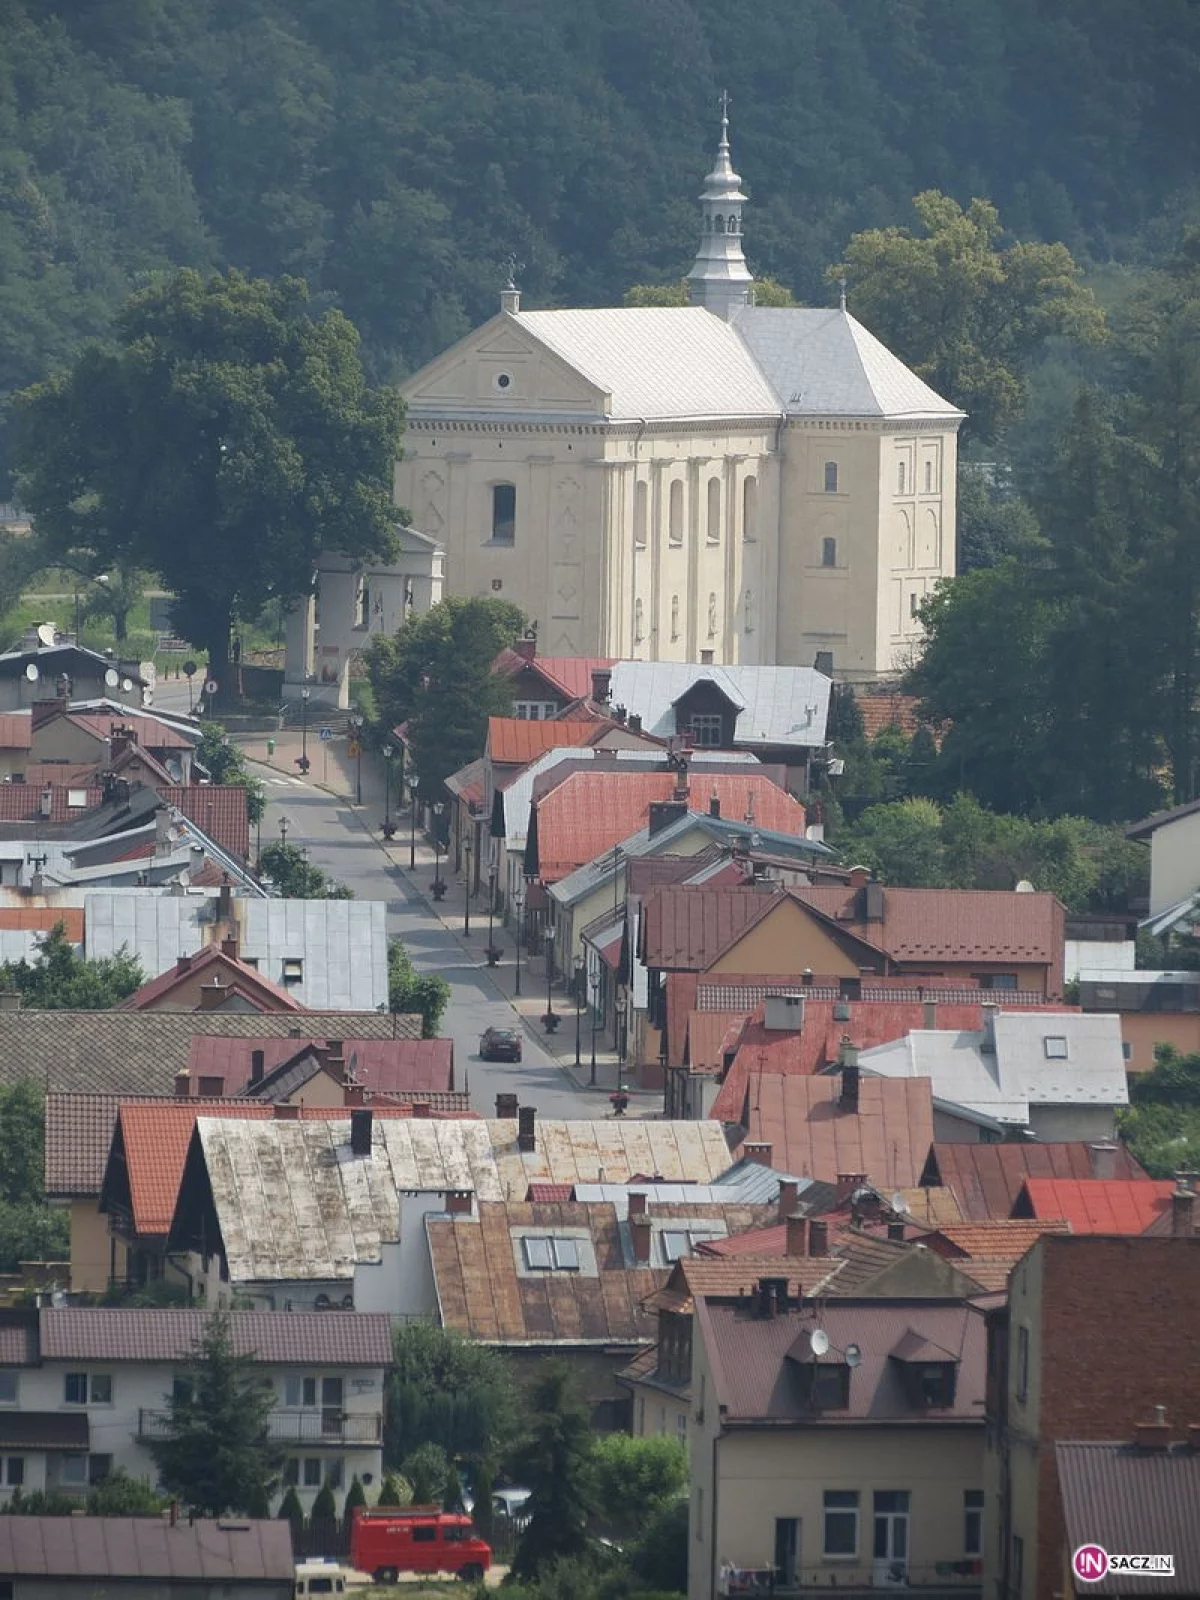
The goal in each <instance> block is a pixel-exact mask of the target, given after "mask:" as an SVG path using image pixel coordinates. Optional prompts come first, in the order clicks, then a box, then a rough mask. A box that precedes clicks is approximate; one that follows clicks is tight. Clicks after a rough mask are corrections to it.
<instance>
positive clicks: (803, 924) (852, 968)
mask: <svg viewBox="0 0 1200 1600" xmlns="http://www.w3.org/2000/svg"><path fill="white" fill-rule="evenodd" d="M806 967H811V969H812V971H813V972H814V973H820V974H821V975H822V976H829V975H837V976H839V977H847V978H857V977H858V976H859V974H860V972H861V970H862V969H861V968H860V967H859V965H858V963H857V962H856V961H855V960H853V958H852V957H850V956H848V955H847V954H846V953H845V951H844V950H842V948H841V947H840V946H839V945H838V943H837V941H836V940H835V939H833V938H831V937H830V935H829V934H828V933H826V932H825V930H824V928H822V927H821V925H820V924H819V923H818V922H817V921H815V919H814V918H812V917H810V916H809V915H808V914H807V912H805V911H804V910H803V909H802V908H801V907H800V906H798V905H797V904H796V902H795V901H794V900H782V901H780V903H779V905H778V906H776V908H775V910H774V911H772V912H771V913H770V915H769V916H766V917H764V918H763V919H762V921H761V922H759V923H756V924H755V926H754V927H753V928H751V929H749V931H748V932H746V933H744V934H743V935H742V937H741V938H740V939H739V940H738V941H737V943H736V944H735V945H732V946H731V947H730V948H729V949H728V950H727V951H726V952H725V954H724V955H723V956H721V958H720V959H719V960H718V961H715V962H714V963H713V965H712V966H711V967H710V968H709V969H708V970H709V971H710V972H762V973H770V974H779V975H780V976H781V977H795V978H797V979H799V977H800V975H801V974H802V973H803V972H804V969H805V968H806Z"/></svg>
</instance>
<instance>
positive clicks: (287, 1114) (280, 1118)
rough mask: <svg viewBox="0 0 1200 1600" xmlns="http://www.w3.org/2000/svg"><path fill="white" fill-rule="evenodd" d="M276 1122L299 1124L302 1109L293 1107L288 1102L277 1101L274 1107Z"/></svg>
mask: <svg viewBox="0 0 1200 1600" xmlns="http://www.w3.org/2000/svg"><path fill="white" fill-rule="evenodd" d="M272 1111H273V1114H274V1118H275V1121H276V1122H299V1121H300V1107H299V1106H294V1105H292V1104H291V1103H290V1102H289V1101H287V1100H276V1101H275V1102H274V1104H273V1106H272Z"/></svg>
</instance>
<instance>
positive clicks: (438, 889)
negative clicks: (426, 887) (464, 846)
mask: <svg viewBox="0 0 1200 1600" xmlns="http://www.w3.org/2000/svg"><path fill="white" fill-rule="evenodd" d="M445 809H446V806H445V803H444V802H443V801H441V800H439V801H438V802H437V803H436V804H435V806H434V808H433V897H434V899H435V900H440V899H441V898H442V895H443V894H444V893H445V891H444V889H443V888H442V813H443V812H444V811H445Z"/></svg>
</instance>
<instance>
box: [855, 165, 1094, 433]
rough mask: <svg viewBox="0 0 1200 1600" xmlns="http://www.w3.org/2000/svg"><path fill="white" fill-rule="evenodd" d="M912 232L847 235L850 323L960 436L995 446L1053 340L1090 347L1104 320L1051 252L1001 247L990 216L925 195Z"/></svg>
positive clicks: (979, 208)
mask: <svg viewBox="0 0 1200 1600" xmlns="http://www.w3.org/2000/svg"><path fill="white" fill-rule="evenodd" d="M913 209H914V210H915V211H916V213H917V220H918V224H919V226H918V227H917V228H916V229H915V230H914V229H912V228H898V227H892V228H871V229H868V230H867V231H866V232H864V233H857V234H855V235H854V237H853V238H852V239H851V240H850V243H849V245H848V246H847V249H846V256H845V260H844V261H842V262H840V263H839V264H838V265H837V266H834V267H830V269H829V273H828V276H829V277H830V278H831V279H836V278H840V277H845V278H846V280H847V282H848V284H849V287H850V295H851V308H852V310H853V311H854V313H855V315H856V316H858V317H859V318H861V320H862V321H863V322H865V323H866V324H867V326H868V327H869V328H870V329H871V331H872V332H873V333H875V334H876V335H877V336H878V337H879V338H880V339H882V340H883V341H884V343H885V344H886V345H888V346H889V348H890V349H892V350H893V351H895V353H896V354H897V355H898V356H900V357H901V358H902V359H903V360H905V361H907V362H908V364H909V365H910V366H911V367H912V368H913V369H914V370H915V371H916V372H917V373H918V374H919V375H920V376H921V377H922V378H924V379H925V380H926V382H927V383H929V384H931V385H932V386H933V388H934V389H936V390H937V391H938V393H939V394H942V395H944V396H945V397H946V398H947V399H948V400H952V401H953V402H954V403H955V404H956V405H958V406H961V407H962V408H963V410H964V411H966V412H967V414H968V418H969V421H968V423H967V428H968V429H969V430H971V431H972V432H974V433H976V434H977V435H978V436H980V437H981V438H984V439H995V438H996V436H997V435H998V434H999V433H1001V432H1002V431H1003V428H1004V426H1005V424H1006V423H1007V422H1009V421H1011V420H1012V419H1013V418H1014V417H1016V416H1019V415H1020V412H1021V409H1022V405H1023V403H1024V394H1025V379H1026V372H1027V369H1028V366H1029V363H1030V362H1031V360H1032V359H1033V358H1034V357H1035V356H1036V355H1037V353H1038V351H1039V350H1040V349H1041V348H1042V346H1043V345H1044V344H1045V341H1046V340H1047V339H1048V338H1049V337H1050V336H1051V335H1053V334H1069V335H1071V336H1072V337H1074V338H1077V339H1096V338H1099V337H1100V336H1101V334H1102V332H1103V328H1104V320H1103V316H1102V313H1101V311H1100V309H1099V307H1098V306H1097V304H1096V302H1095V299H1094V297H1093V295H1092V292H1091V290H1090V289H1088V288H1086V287H1085V286H1084V285H1083V284H1082V282H1081V281H1080V272H1079V268H1078V267H1077V266H1076V264H1075V262H1074V261H1073V260H1072V258H1071V253H1070V251H1069V250H1068V249H1067V247H1066V246H1065V245H1062V244H1026V243H1021V242H1017V243H1013V244H1008V245H1005V244H1004V243H1003V235H1004V230H1003V228H1002V225H1001V222H1000V217H999V213H998V212H997V210H996V207H995V206H994V205H992V204H991V203H990V202H989V201H987V200H972V201H971V203H970V205H969V206H968V207H967V208H966V210H965V211H964V210H963V208H962V207H961V206H960V205H959V204H958V202H957V201H956V200H953V199H951V198H950V196H949V195H945V194H941V193H939V192H938V191H937V190H936V189H927V190H925V191H924V193H922V194H919V195H917V196H916V198H915V199H914V200H913Z"/></svg>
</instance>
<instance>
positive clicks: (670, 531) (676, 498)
mask: <svg viewBox="0 0 1200 1600" xmlns="http://www.w3.org/2000/svg"><path fill="white" fill-rule="evenodd" d="M667 540H668V543H670V544H675V545H679V544H682V543H683V484H682V483H681V482H680V481H679V479H678V478H676V479H675V481H674V482H673V483H672V485H671V494H670V498H669V500H668V502H667Z"/></svg>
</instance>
